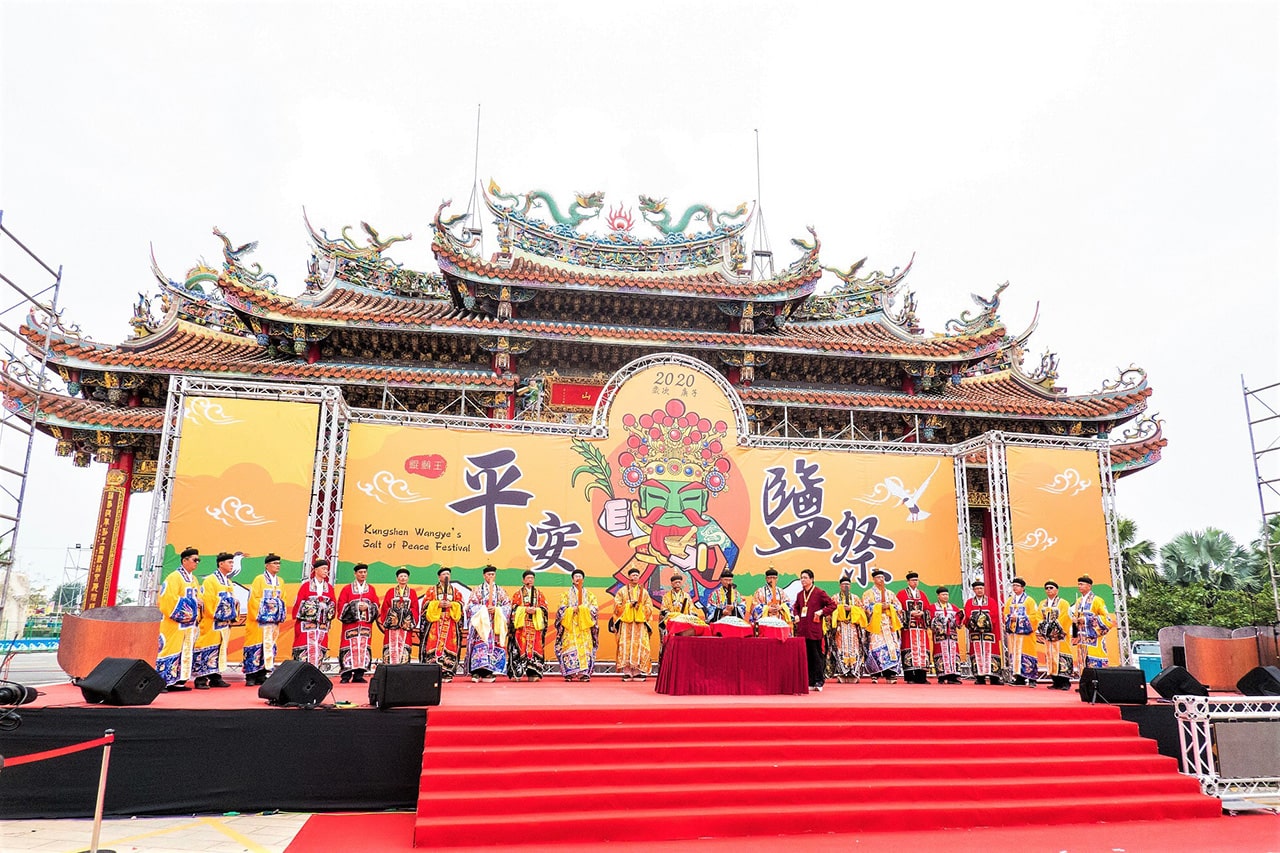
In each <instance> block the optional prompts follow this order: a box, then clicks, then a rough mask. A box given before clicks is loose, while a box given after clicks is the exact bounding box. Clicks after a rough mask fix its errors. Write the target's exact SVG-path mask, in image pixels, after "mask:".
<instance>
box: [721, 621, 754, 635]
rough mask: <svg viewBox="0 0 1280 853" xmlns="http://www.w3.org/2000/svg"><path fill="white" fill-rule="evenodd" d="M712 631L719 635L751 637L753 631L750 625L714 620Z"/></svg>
mask: <svg viewBox="0 0 1280 853" xmlns="http://www.w3.org/2000/svg"><path fill="white" fill-rule="evenodd" d="M711 633H712V634H715V635H716V636H717V637H750V636H751V635H752V634H753V633H754V631H752V629H751V626H750V625H735V624H733V623H732V622H712V623H711Z"/></svg>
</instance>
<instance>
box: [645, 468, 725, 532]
mask: <svg viewBox="0 0 1280 853" xmlns="http://www.w3.org/2000/svg"><path fill="white" fill-rule="evenodd" d="M710 494H711V493H710V492H708V491H707V488H706V486H704V485H702V484H701V483H688V482H684V483H681V482H678V481H672V480H646V481H645V482H644V483H643V484H641V486H640V512H641V514H642V516H643V517H644V520H645V521H646V522H648V523H650V524H660V525H665V526H667V527H686V528H687V527H690V526H692V525H693V524H695V523H696V522H695V519H696V520H697V521H701V520H702V519H703V518H704V517H705V515H706V512H707V499H708V498H709V497H710Z"/></svg>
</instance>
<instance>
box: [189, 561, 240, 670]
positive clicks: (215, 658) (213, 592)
mask: <svg viewBox="0 0 1280 853" xmlns="http://www.w3.org/2000/svg"><path fill="white" fill-rule="evenodd" d="M200 596H201V598H202V599H203V601H204V613H203V616H202V617H201V619H200V636H199V637H197V638H196V647H195V652H194V654H193V657H192V664H191V673H192V675H194V676H195V677H196V678H202V677H204V676H206V675H217V674H218V673H220V672H222V671H223V670H225V669H226V668H227V644H228V643H229V642H230V640H231V623H232V622H234V621H236V620H237V619H239V618H240V607H239V605H238V604H237V603H236V596H235V587H234V586H232V583H231V579H230V578H228V577H227V576H226V575H224V574H223V573H222V572H220V571H217V570H216V569H215V570H214V572H213V574H211V575H209V576H208V577H207V578H205V579H204V584H202V585H201V593H200Z"/></svg>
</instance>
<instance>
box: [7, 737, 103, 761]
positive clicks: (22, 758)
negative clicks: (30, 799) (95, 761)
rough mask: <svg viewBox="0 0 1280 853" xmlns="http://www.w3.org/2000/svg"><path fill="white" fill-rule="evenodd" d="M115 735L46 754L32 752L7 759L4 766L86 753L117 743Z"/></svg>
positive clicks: (60, 748)
mask: <svg viewBox="0 0 1280 853" xmlns="http://www.w3.org/2000/svg"><path fill="white" fill-rule="evenodd" d="M115 739H116V736H115V735H106V736H104V737H99V738H94V739H93V740H87V741H85V742H84V743H74V744H72V745H71V746H63V747H59V748H58V749H50V750H47V751H45V752H32V753H30V754H28V755H19V756H15V757H10V758H5V760H4V766H5V767H6V768H9V767H17V766H19V765H21V764H30V763H32V762H33V761H44V760H46V759H49V758H60V757H62V756H64V755H70V754H71V753H73V752H84V751H85V750H86V749H93V748H94V747H96V746H106V745H108V744H111V743H115Z"/></svg>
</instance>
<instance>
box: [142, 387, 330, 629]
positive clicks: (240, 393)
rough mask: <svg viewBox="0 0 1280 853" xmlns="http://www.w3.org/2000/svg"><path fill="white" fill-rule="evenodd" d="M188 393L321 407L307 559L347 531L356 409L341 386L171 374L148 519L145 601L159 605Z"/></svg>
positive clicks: (323, 553)
mask: <svg viewBox="0 0 1280 853" xmlns="http://www.w3.org/2000/svg"><path fill="white" fill-rule="evenodd" d="M188 397H223V398H234V399H248V400H278V401H281V402H291V403H314V404H317V405H319V406H320V426H319V431H318V435H317V437H316V454H315V467H314V469H313V477H312V482H311V500H310V508H309V514H308V518H307V538H306V547H305V553H304V555H303V560H304V564H305V563H309V562H310V561H311V560H312V559H314V558H315V557H317V556H326V557H327V556H330V555H331V554H332V553H333V551H334V549H336V547H337V542H338V537H339V535H340V534H341V521H342V516H341V502H342V484H343V470H344V468H345V464H344V463H345V460H346V447H347V446H346V441H347V431H346V424H347V422H348V421H349V420H350V412H349V410H348V409H347V405H346V402H345V401H344V399H343V397H342V392H341V390H340V389H338V388H336V387H334V386H329V385H300V384H298V385H295V384H285V383H274V382H239V381H235V380H214V379H197V378H193V377H186V376H173V377H170V379H169V394H168V400H167V402H166V405H165V412H164V427H163V430H162V432H161V434H160V454H159V459H158V460H157V463H156V486H155V492H154V494H153V496H152V501H151V517H150V519H149V521H148V523H147V544H146V551H145V553H144V554H143V558H142V585H141V590H140V592H141V595H140V597H141V600H142V603H143V604H155V602H156V597H157V595H158V593H159V589H160V573H161V570H162V569H163V567H164V549H165V543H166V542H167V541H168V532H169V514H170V512H171V510H172V509H173V483H174V475H175V469H176V464H177V460H178V448H179V445H180V444H181V442H182V415H183V412H184V410H185V408H186V400H187V398H188Z"/></svg>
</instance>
